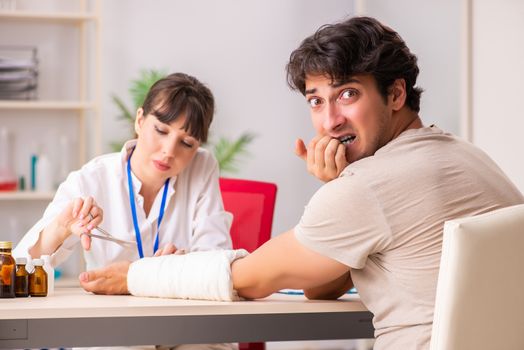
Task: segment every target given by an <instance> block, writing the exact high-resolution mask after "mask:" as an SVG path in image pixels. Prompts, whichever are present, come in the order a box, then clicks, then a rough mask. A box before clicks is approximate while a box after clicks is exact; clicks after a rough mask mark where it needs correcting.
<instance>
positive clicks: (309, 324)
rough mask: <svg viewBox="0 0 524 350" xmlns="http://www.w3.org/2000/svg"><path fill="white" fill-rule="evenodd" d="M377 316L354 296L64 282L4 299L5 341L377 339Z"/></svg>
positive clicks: (0, 335)
mask: <svg viewBox="0 0 524 350" xmlns="http://www.w3.org/2000/svg"><path fill="white" fill-rule="evenodd" d="M371 319H372V314H371V313H370V312H369V311H367V310H366V308H365V307H364V306H363V305H362V303H361V302H360V300H359V299H358V296H354V295H348V296H344V297H343V298H342V299H340V300H336V301H309V300H306V299H305V298H304V297H303V296H296V295H282V294H274V295H272V296H270V297H268V298H265V299H259V300H254V301H240V302H212V301H200V300H179V299H158V298H139V297H133V296H127V295H124V296H113V295H111V296H105V295H93V294H89V293H86V292H84V291H83V290H82V289H80V288H59V289H57V290H56V291H55V294H54V295H53V296H49V297H45V298H18V299H0V348H36V347H61V346H63V347H71V346H115V345H146V344H191V343H218V342H239V341H241V342H251V341H284V340H318V339H350V338H372V337H373V326H372V323H371Z"/></svg>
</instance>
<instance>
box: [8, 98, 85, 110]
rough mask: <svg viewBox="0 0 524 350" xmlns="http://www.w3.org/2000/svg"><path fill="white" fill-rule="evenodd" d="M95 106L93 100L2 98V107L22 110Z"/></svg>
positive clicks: (82, 108) (79, 108) (76, 108)
mask: <svg viewBox="0 0 524 350" xmlns="http://www.w3.org/2000/svg"><path fill="white" fill-rule="evenodd" d="M93 107H94V105H93V103H91V102H85V101H84V102H83V101H8V100H0V110H1V109H21V110H46V109H47V110H86V109H92V108H93Z"/></svg>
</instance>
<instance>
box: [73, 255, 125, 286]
mask: <svg viewBox="0 0 524 350" xmlns="http://www.w3.org/2000/svg"><path fill="white" fill-rule="evenodd" d="M129 265H131V261H118V262H116V263H112V264H110V265H107V266H106V267H103V268H101V269H98V270H92V271H86V272H82V273H81V274H80V276H78V279H79V281H80V285H81V286H82V288H84V289H85V290H86V291H88V292H92V293H95V294H129V291H128V290H127V273H128V271H129Z"/></svg>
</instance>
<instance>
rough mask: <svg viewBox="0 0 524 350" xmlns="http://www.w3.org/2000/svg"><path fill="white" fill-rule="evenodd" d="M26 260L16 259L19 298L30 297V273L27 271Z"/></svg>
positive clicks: (16, 291) (16, 281)
mask: <svg viewBox="0 0 524 350" xmlns="http://www.w3.org/2000/svg"><path fill="white" fill-rule="evenodd" d="M26 264H27V259H26V258H16V277H15V295H16V297H17V298H23V297H27V296H29V273H28V272H27V270H26V269H25V265H26Z"/></svg>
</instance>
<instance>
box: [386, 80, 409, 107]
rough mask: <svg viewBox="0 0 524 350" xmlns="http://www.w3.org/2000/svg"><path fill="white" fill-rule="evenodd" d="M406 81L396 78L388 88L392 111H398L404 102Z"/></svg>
mask: <svg viewBox="0 0 524 350" xmlns="http://www.w3.org/2000/svg"><path fill="white" fill-rule="evenodd" d="M406 97H407V96H406V81H405V80H404V79H396V80H395V81H394V82H393V84H391V87H390V88H389V96H388V98H389V101H390V103H391V107H392V108H393V110H394V111H399V110H400V109H401V108H402V107H404V105H405V104H406Z"/></svg>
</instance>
